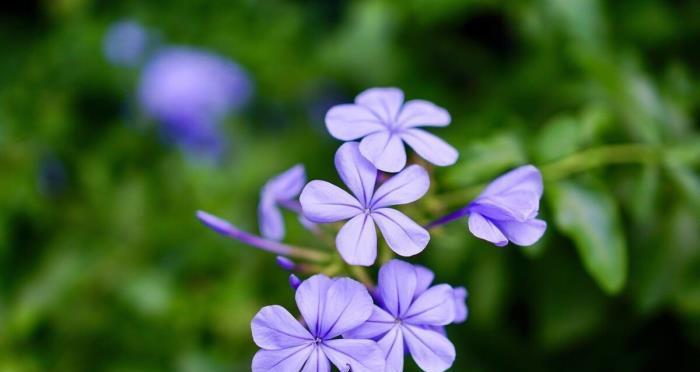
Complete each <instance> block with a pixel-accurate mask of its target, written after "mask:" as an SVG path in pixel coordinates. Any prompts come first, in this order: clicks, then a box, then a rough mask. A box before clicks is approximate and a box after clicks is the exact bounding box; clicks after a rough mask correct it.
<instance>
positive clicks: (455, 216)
mask: <svg viewBox="0 0 700 372" xmlns="http://www.w3.org/2000/svg"><path fill="white" fill-rule="evenodd" d="M468 207H469V206H466V207H464V208H462V209H458V210H456V211H454V212H452V213H450V214H447V215H445V216H443V217H440V218H438V219H437V220H435V221H433V222H431V223H429V224H427V225H425V228H426V229H428V230H430V229H433V228H436V227H438V226H441V225H444V224H446V223H449V222H452V221H454V220H458V219H460V218H462V217H464V216H466V215H467V214H468Z"/></svg>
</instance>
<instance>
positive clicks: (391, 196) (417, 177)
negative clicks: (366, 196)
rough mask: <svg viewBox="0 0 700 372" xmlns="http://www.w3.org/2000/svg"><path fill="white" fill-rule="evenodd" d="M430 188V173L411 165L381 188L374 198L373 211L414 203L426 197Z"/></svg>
mask: <svg viewBox="0 0 700 372" xmlns="http://www.w3.org/2000/svg"><path fill="white" fill-rule="evenodd" d="M429 188H430V176H428V172H426V170H425V169H423V167H421V166H419V165H415V164H414V165H409V166H408V167H406V168H405V169H404V170H402V171H401V172H400V173H398V174H396V175H395V176H393V177H391V178H390V179H389V180H388V181H386V182H385V183H384V184H382V185H381V186H379V188H378V189H377V192H376V193H374V197H373V198H372V203H371V205H372V209H376V208H382V207H388V206H392V205H399V204H408V203H412V202H414V201H416V200H418V199H420V198H421V197H422V196H423V195H425V193H426V192H428V189H429Z"/></svg>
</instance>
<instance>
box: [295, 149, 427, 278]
mask: <svg viewBox="0 0 700 372" xmlns="http://www.w3.org/2000/svg"><path fill="white" fill-rule="evenodd" d="M358 147H359V146H358V144H357V142H347V143H345V144H343V145H342V146H340V148H339V149H338V151H337V152H336V154H335V167H336V169H337V170H338V174H339V175H340V178H341V179H342V181H343V182H344V183H345V185H347V187H348V188H349V189H350V191H352V194H353V195H350V194H349V193H347V192H346V191H345V190H343V189H341V188H339V187H337V186H335V185H333V184H331V183H329V182H326V181H317V180H316V181H311V182H309V184H307V185H306V187H304V190H303V191H302V192H301V196H300V198H299V200H300V201H301V206H302V208H303V210H304V216H306V218H308V219H309V220H311V221H313V222H316V223H330V222H337V221H343V220H348V219H349V221H348V222H347V223H346V224H345V225H344V226H343V227H342V228H341V229H340V232H338V235H337V236H336V245H337V247H338V251H339V252H340V255H341V256H342V257H343V259H344V260H345V261H346V262H347V263H349V264H352V265H364V266H369V265H372V264H373V263H374V261H375V259H376V257H377V232H376V228H375V223H376V224H377V225H378V226H379V229H380V230H381V232H382V235H383V236H384V239H385V240H386V242H387V243H388V245H389V247H390V248H391V249H392V250H393V251H394V252H396V253H398V254H399V255H401V256H412V255H415V254H417V253H420V252H421V251H422V250H423V249H424V248H425V246H426V245H427V244H428V241H429V240H430V234H428V232H427V231H426V230H425V229H424V228H423V227H421V226H420V225H418V224H416V223H415V222H413V220H411V219H410V218H409V217H407V216H406V215H405V214H403V213H401V212H399V211H397V210H396V209H392V208H388V207H390V206H394V205H400V204H407V203H411V202H414V201H416V200H418V199H419V198H420V197H422V196H423V195H424V194H425V193H426V192H427V191H428V188H429V187H430V178H429V177H428V173H427V172H426V171H425V169H423V168H421V167H420V166H418V165H411V166H409V167H407V168H406V169H404V170H403V171H402V172H401V173H399V174H397V175H395V176H394V177H392V178H390V179H389V180H388V181H386V182H385V183H384V184H382V185H381V186H380V187H379V188H378V189H377V190H376V191H375V182H376V179H377V168H375V167H374V166H373V165H372V164H371V163H370V162H369V161H367V159H365V158H364V157H362V155H360V150H359V148H358Z"/></svg>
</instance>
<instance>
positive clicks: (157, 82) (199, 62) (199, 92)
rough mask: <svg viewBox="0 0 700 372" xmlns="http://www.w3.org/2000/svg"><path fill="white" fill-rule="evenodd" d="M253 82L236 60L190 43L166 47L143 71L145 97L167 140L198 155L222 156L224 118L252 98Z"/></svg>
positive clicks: (144, 104)
mask: <svg viewBox="0 0 700 372" xmlns="http://www.w3.org/2000/svg"><path fill="white" fill-rule="evenodd" d="M250 92H251V83H250V81H249V79H248V76H247V75H246V74H245V72H244V71H243V70H242V69H241V68H240V67H239V66H238V65H236V64H235V63H233V62H231V61H229V60H227V59H224V58H222V57H219V56H217V55H214V54H210V53H206V52H203V51H199V50H196V49H189V48H184V47H170V48H166V49H163V50H161V51H160V52H158V53H157V54H156V55H155V56H154V57H153V58H151V59H150V61H148V63H146V66H145V67H144V69H143V72H142V74H141V81H140V86H139V92H138V95H139V101H140V103H141V106H142V107H143V109H144V111H145V112H146V113H147V114H148V115H150V116H152V117H153V118H155V119H157V120H158V121H160V122H161V123H162V124H163V129H164V133H165V134H166V136H167V138H168V139H169V140H171V141H173V142H174V143H176V144H177V145H178V146H180V147H182V148H184V149H185V150H187V151H188V152H190V153H193V154H196V155H207V156H213V157H218V156H219V155H221V154H222V153H223V151H224V150H225V146H226V142H225V140H224V138H223V136H222V135H221V133H220V128H219V122H220V120H221V119H223V118H224V117H225V116H226V115H227V114H229V113H230V112H232V111H233V110H235V109H237V108H239V107H240V106H242V105H243V104H244V103H245V102H246V101H247V100H248V98H249V96H250Z"/></svg>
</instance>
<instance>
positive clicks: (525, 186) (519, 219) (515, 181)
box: [467, 165, 547, 247]
mask: <svg viewBox="0 0 700 372" xmlns="http://www.w3.org/2000/svg"><path fill="white" fill-rule="evenodd" d="M541 197H542V174H541V173H540V171H539V170H538V169H537V168H535V167H534V166H532V165H525V166H522V167H519V168H516V169H513V170H512V171H510V172H508V173H506V174H504V175H502V176H500V177H498V178H496V179H495V180H494V181H493V182H491V184H489V186H488V187H486V189H485V190H484V191H483V192H482V193H481V194H480V195H479V196H478V197H477V198H476V199H474V201H472V202H471V203H469V205H468V206H467V213H468V215H469V231H471V233H472V234H474V235H475V236H476V237H477V238H481V239H484V240H487V241H489V242H491V243H493V244H495V245H497V246H499V247H502V246H504V245H506V244H508V241H511V242H512V243H513V244H517V245H520V246H528V245H532V244H534V243H535V242H537V241H538V240H539V239H540V238H541V237H542V235H543V234H544V231H545V229H546V228H547V223H546V222H544V221H542V220H539V219H536V218H535V217H537V213H538V211H539V208H540V198H541Z"/></svg>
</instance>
